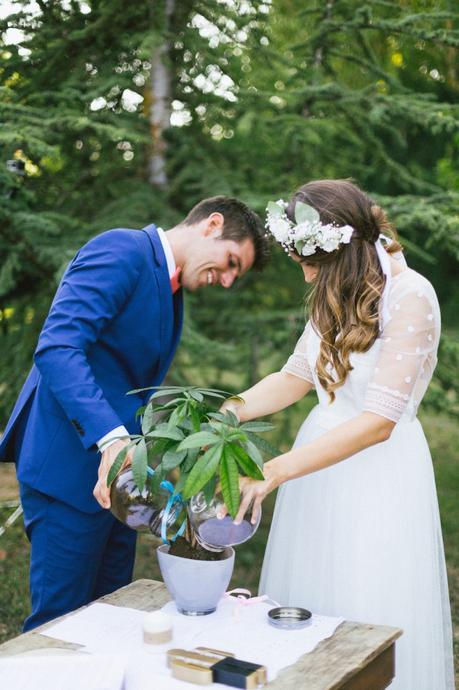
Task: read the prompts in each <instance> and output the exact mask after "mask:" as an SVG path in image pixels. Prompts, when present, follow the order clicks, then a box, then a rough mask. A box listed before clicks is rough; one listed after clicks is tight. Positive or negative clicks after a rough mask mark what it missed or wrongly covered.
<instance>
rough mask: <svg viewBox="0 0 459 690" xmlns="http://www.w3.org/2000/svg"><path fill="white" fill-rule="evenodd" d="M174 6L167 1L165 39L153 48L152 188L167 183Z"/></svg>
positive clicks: (173, 0) (150, 167) (151, 104)
mask: <svg viewBox="0 0 459 690" xmlns="http://www.w3.org/2000/svg"><path fill="white" fill-rule="evenodd" d="M174 9H175V0H166V5H165V22H164V41H163V42H162V43H161V45H160V46H159V47H158V48H156V49H155V50H154V51H153V55H152V60H151V73H150V99H149V100H150V113H149V122H150V132H151V156H150V161H149V170H148V179H149V181H150V183H151V184H152V185H153V186H155V187H160V188H161V189H164V188H165V187H166V186H167V175H166V142H165V141H164V138H163V132H164V130H165V129H166V128H167V127H168V126H169V122H170V113H171V104H170V99H171V79H172V75H171V66H170V63H169V59H168V58H169V49H170V41H169V37H168V33H169V27H170V19H171V17H172V14H173V12H174Z"/></svg>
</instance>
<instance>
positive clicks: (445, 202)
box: [0, 0, 459, 520]
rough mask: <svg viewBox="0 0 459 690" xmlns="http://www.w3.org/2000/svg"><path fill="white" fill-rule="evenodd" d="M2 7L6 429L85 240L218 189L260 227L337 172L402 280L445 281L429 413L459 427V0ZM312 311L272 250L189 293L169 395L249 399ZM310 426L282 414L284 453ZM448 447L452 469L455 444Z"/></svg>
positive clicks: (0, 325)
mask: <svg viewBox="0 0 459 690" xmlns="http://www.w3.org/2000/svg"><path fill="white" fill-rule="evenodd" d="M6 6H7V9H6V10H5V11H4V12H3V19H0V153H1V155H0V198H1V204H0V343H1V346H0V393H1V395H0V427H1V426H3V425H4V423H5V421H6V419H7V417H8V414H9V412H10V410H11V407H12V404H13V403H14V400H15V398H16V395H17V392H18V390H19V389H20V386H21V384H22V382H23V380H24V379H25V376H26V374H27V371H28V368H29V366H30V363H31V359H32V354H33V350H34V347H35V343H36V338H37V335H38V333H39V331H40V328H41V326H42V323H43V320H44V318H45V316H46V314H47V311H48V308H49V304H50V301H51V298H52V295H53V293H54V291H55V289H56V286H57V283H58V280H59V276H60V275H61V273H62V270H63V268H64V267H65V264H66V263H67V261H68V260H69V259H70V258H71V256H72V255H73V253H74V252H75V251H76V250H77V249H78V247H79V246H80V245H81V244H82V243H83V242H84V241H86V240H87V239H88V238H89V237H91V236H93V235H94V234H96V233H97V232H100V231H103V230H105V229H108V228H110V227H120V226H125V227H135V228H140V227H142V226H143V225H146V224H148V223H151V222H156V223H157V224H159V225H161V226H162V227H165V228H167V227H171V226H172V225H173V224H174V223H176V222H178V221H179V220H180V219H181V218H182V217H183V216H184V215H185V213H186V212H187V211H188V210H189V209H190V208H191V206H192V205H193V204H195V203H196V202H197V201H199V200H200V199H201V198H203V197H208V196H212V195H214V194H220V193H223V194H229V195H235V196H239V197H240V198H242V199H243V200H245V201H246V202H247V203H249V204H250V205H251V206H252V207H253V208H254V209H255V210H257V211H259V212H260V213H263V210H264V207H265V205H266V202H267V201H268V200H269V199H271V198H279V197H287V196H288V195H289V194H290V193H291V192H292V191H293V190H294V189H295V188H296V187H297V186H298V185H300V184H302V183H304V182H305V181H307V180H309V179H314V178H324V177H332V178H333V177H352V178H353V179H355V180H356V181H357V183H358V184H360V185H361V186H363V187H364V188H365V189H366V190H367V191H368V192H369V193H370V194H371V195H372V197H374V198H375V200H377V201H379V202H380V203H381V204H382V205H383V206H384V207H385V208H386V209H387V211H388V212H389V215H390V218H391V219H392V220H393V222H394V223H395V225H396V227H397V229H398V231H399V234H400V236H401V239H402V242H403V244H404V245H405V247H406V254H407V258H408V261H409V263H410V265H411V266H412V267H413V268H415V269H417V270H419V271H421V272H422V273H424V274H425V275H426V276H427V277H428V278H429V279H430V280H431V281H432V282H433V284H434V286H435V288H436V290H437V293H438V295H439V299H440V303H441V307H442V313H443V322H444V323H443V333H444V335H443V339H442V344H441V350H440V364H439V366H438V368H437V372H436V376H435V379H434V381H433V384H432V385H431V387H430V389H429V393H428V396H427V399H426V402H425V405H426V406H427V409H428V410H429V415H439V416H438V420H445V419H446V417H445V416H444V415H449V416H450V417H453V418H454V417H457V416H458V414H459V399H458V384H457V381H458V378H459V377H458V369H459V349H458V345H457V333H458V330H459V329H458V312H459V281H458V278H457V261H458V258H459V203H458V202H459V106H458V102H459V101H458V96H459V72H458V70H459V59H458V46H459V9H458V6H457V2H456V0H364V1H363V2H357V1H356V0H327V2H323V1H322V0H310V1H308V2H304V0H264V1H260V0H180V1H178V0H153V2H151V0H138V1H137V2H135V3H127V2H123V1H122V0H85V1H83V0H48V1H46V0H37V1H36V2H35V1H33V2H29V1H18V2H15V3H14V5H12V4H11V3H6ZM7 160H16V161H22V162H23V164H24V166H25V175H24V176H18V175H14V174H13V173H11V172H9V171H8V170H7V168H6V161H7ZM303 296H304V284H303V283H302V281H301V279H300V276H299V273H298V270H297V267H296V266H294V265H293V264H292V263H289V262H288V261H286V259H285V257H284V255H283V253H282V252H280V251H276V250H274V252H273V260H272V262H271V264H270V266H269V268H268V269H267V270H266V271H265V273H264V274H261V275H260V276H257V275H249V276H247V277H246V278H245V279H244V280H243V281H241V283H240V284H238V285H236V286H235V287H234V289H232V290H231V291H229V292H227V291H223V290H218V289H215V290H205V291H203V292H202V294H196V295H189V296H187V314H186V324H185V334H184V338H183V341H182V345H181V347H180V350H179V353H178V355H177V357H176V360H175V363H174V365H173V368H172V370H171V372H170V378H171V380H173V381H174V382H177V383H184V382H187V381H189V382H193V383H198V384H200V385H218V386H222V385H224V386H227V387H228V386H229V387H232V388H233V389H235V390H240V389H241V388H243V387H245V386H246V385H247V384H250V383H252V382H254V381H255V380H257V378H258V377H259V376H260V375H262V374H264V373H267V372H269V371H273V370H275V369H276V368H277V367H278V366H279V365H280V364H282V363H283V361H284V360H285V359H286V358H287V356H288V354H289V352H290V351H291V349H292V347H293V345H294V343H295V341H296V338H297V337H298V335H299V333H300V332H301V330H302V328H303V324H304V315H303ZM297 416H298V415H297V414H296V413H295V412H294V411H293V412H292V413H287V414H284V415H282V417H279V419H277V420H276V423H277V424H278V434H279V439H278V441H280V442H281V444H282V443H283V444H284V445H288V444H289V443H290V442H291V440H292V438H293V434H294V429H295V427H296V425H297V423H298V420H297V418H296V417H297ZM445 423H446V422H445ZM440 426H441V424H440ZM432 428H436V427H432ZM442 438H443V436H442ZM447 452H448V454H449V455H448V457H451V458H452V459H453V460H454V461H455V462H457V437H453V436H451V441H450V444H449V445H448V447H447ZM456 488H457V486H456ZM456 498H457V494H456ZM456 502H457V501H456ZM452 503H453V502H452V501H451V500H448V503H447V505H448V506H449V508H448V510H450V509H451V510H452V508H451V506H452ZM445 505H446V504H445ZM448 519H449V515H448V516H446V520H448Z"/></svg>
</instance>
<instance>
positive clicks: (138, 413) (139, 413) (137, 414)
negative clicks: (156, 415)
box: [135, 405, 147, 419]
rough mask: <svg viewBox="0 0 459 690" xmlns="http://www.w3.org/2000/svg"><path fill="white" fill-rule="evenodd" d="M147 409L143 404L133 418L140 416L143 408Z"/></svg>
mask: <svg viewBox="0 0 459 690" xmlns="http://www.w3.org/2000/svg"><path fill="white" fill-rule="evenodd" d="M146 409H147V406H146V405H143V406H142V407H139V409H138V410H137V411H136V413H135V418H136V419H137V418H138V417H141V416H142V415H143V413H144V412H145V410H146Z"/></svg>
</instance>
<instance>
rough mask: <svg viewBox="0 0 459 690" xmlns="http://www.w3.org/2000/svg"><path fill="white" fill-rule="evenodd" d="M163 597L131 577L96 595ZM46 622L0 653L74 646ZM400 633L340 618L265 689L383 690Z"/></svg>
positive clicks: (131, 600)
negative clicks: (125, 583) (325, 637)
mask: <svg viewBox="0 0 459 690" xmlns="http://www.w3.org/2000/svg"><path fill="white" fill-rule="evenodd" d="M169 600H170V597H169V594H168V592H167V589H166V587H165V585H164V584H163V583H162V582H156V581H155V580H137V581H136V582H133V583H132V584H131V585H128V586H127V587H123V588H122V589H119V590H118V591H116V592H114V593H113V594H109V595H107V596H105V597H102V598H101V599H99V601H103V602H106V603H108V604H114V605H116V606H129V607H132V608H137V609H141V610H144V611H154V610H155V609H158V608H161V606H163V605H164V604H166V603H167V602H168V601H169ZM71 615H72V614H71V613H70V614H67V616H71ZM65 617H66V616H63V618H65ZM57 620H59V619H56V620H54V621H52V623H53V624H54V623H56V621H57ZM50 625H51V623H46V624H45V625H42V626H40V627H39V628H35V630H33V631H31V632H28V633H24V634H23V635H19V636H18V637H15V638H14V639H12V640H9V641H8V642H4V643H3V644H2V645H0V656H8V655H12V654H20V653H22V652H26V651H30V650H35V649H43V648H48V649H49V648H51V647H59V648H65V649H75V650H76V649H78V648H79V645H76V644H72V643H69V642H61V641H59V640H55V639H53V638H51V637H45V636H44V635H41V634H40V632H41V631H42V630H45V629H46V628H47V627H48V626H50ZM401 634H402V631H401V630H399V629H398V628H389V627H386V626H383V625H367V624H364V623H350V622H347V621H346V622H344V623H342V624H341V625H340V626H339V627H338V628H337V629H336V632H335V634H334V635H333V636H332V637H331V638H329V639H328V640H324V641H323V642H321V643H320V644H319V645H318V646H317V647H316V648H315V649H314V651H312V652H310V653H309V654H305V655H304V656H303V657H301V658H300V659H299V660H298V661H297V662H296V664H294V665H293V666H290V667H288V668H286V669H284V670H283V671H281V673H280V674H279V675H278V677H277V678H276V680H275V681H273V682H271V683H269V684H268V686H267V687H269V688H270V690H298V689H299V688H304V689H305V690H306V689H307V690H383V689H384V688H387V686H388V685H389V684H390V682H391V680H392V679H393V677H394V660H395V640H397V638H398V637H400V635H401Z"/></svg>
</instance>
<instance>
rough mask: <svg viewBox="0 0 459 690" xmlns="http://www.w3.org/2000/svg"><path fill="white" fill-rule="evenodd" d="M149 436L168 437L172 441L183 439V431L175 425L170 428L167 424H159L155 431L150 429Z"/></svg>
mask: <svg viewBox="0 0 459 690" xmlns="http://www.w3.org/2000/svg"><path fill="white" fill-rule="evenodd" d="M148 438H168V439H170V440H171V441H182V440H183V431H182V430H181V429H178V428H177V427H175V429H170V428H169V426H168V425H167V424H159V425H158V426H157V427H156V428H155V429H153V431H150V432H149V434H148Z"/></svg>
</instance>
